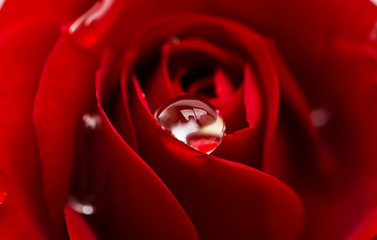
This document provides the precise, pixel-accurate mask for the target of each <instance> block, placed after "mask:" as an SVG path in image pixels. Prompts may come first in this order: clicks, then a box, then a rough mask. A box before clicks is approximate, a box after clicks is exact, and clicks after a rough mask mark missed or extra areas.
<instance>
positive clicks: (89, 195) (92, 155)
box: [69, 113, 107, 215]
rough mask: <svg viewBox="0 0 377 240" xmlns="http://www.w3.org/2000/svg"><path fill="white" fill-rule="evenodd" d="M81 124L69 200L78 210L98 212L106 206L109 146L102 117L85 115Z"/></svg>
mask: <svg viewBox="0 0 377 240" xmlns="http://www.w3.org/2000/svg"><path fill="white" fill-rule="evenodd" d="M81 120H82V121H80V122H79V123H78V128H77V131H76V134H77V135H76V137H75V140H76V142H75V145H76V154H75V162H74V168H73V174H72V184H71V189H70V196H69V203H70V205H71V207H72V208H73V209H74V210H76V211H77V212H79V213H81V214H85V215H92V214H95V213H96V212H97V211H98V210H99V209H100V208H101V205H103V201H104V195H105V193H104V191H105V186H106V181H107V161H106V157H105V154H104V153H105V152H106V146H105V143H104V142H103V135H102V119H101V117H100V116H99V115H98V114H96V113H93V114H90V113H87V114H84V115H83V116H82V119H81Z"/></svg>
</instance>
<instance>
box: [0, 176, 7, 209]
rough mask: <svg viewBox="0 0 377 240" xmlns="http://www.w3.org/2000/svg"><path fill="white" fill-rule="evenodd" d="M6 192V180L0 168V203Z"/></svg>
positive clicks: (3, 199)
mask: <svg viewBox="0 0 377 240" xmlns="http://www.w3.org/2000/svg"><path fill="white" fill-rule="evenodd" d="M7 194H8V182H7V178H6V177H5V175H4V173H3V171H1V170H0V204H2V203H3V202H4V201H5V198H6V197H7Z"/></svg>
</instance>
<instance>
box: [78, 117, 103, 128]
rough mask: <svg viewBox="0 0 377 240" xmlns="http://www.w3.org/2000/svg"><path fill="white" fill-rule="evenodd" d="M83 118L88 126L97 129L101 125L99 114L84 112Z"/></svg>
mask: <svg viewBox="0 0 377 240" xmlns="http://www.w3.org/2000/svg"><path fill="white" fill-rule="evenodd" d="M82 120H83V122H84V125H85V127H86V128H90V129H93V130H94V129H96V128H98V127H99V126H100V125H101V117H100V116H99V115H97V114H94V115H91V114H84V115H83V116H82Z"/></svg>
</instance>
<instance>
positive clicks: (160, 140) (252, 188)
mask: <svg viewBox="0 0 377 240" xmlns="http://www.w3.org/2000/svg"><path fill="white" fill-rule="evenodd" d="M132 83H133V84H136V83H137V82H136V81H135V80H134V81H133V82H132ZM131 89H132V91H130V92H131V93H130V94H131V99H132V101H131V109H132V113H133V117H134V122H137V123H138V124H137V125H135V127H136V130H137V133H138V134H137V136H138V140H139V146H140V151H141V156H142V157H143V159H145V160H146V161H147V163H148V164H149V165H150V166H151V167H152V168H153V169H154V171H155V172H156V173H157V174H158V175H159V176H160V177H161V179H162V180H163V181H164V183H165V184H166V185H167V186H168V187H169V189H171V191H172V193H173V194H174V196H175V197H176V198H177V199H178V200H179V202H180V203H181V205H182V206H183V208H184V209H185V210H186V212H187V213H188V215H189V216H190V218H191V219H192V221H193V223H194V225H195V227H196V229H197V231H198V234H199V237H200V238H203V239H214V238H216V239H229V238H243V239H245V238H247V239H250V238H263V237H264V238H269V239H278V238H279V239H281V238H287V239H290V238H294V237H297V235H298V233H299V231H300V228H301V226H302V222H301V221H302V209H301V204H300V201H299V198H298V197H297V195H295V193H294V192H293V191H292V190H291V189H289V188H288V187H287V186H286V185H284V184H283V183H281V182H280V181H278V180H276V179H274V178H273V177H271V176H269V175H265V174H263V173H261V172H258V171H256V170H254V169H252V168H249V167H246V166H245V165H240V164H236V163H232V162H229V161H225V160H222V159H218V158H215V157H210V156H209V155H205V154H201V153H198V152H196V151H195V150H193V149H191V148H190V147H188V146H186V145H185V144H183V143H181V142H179V141H178V140H176V139H174V138H172V137H171V136H170V135H169V134H168V133H166V132H165V131H163V130H162V129H161V128H160V127H159V126H158V125H157V123H156V121H155V119H154V118H153V116H152V115H151V114H150V112H149V111H148V108H147V105H146V103H145V102H144V103H143V100H142V96H141V92H140V88H139V87H136V86H135V85H134V86H132V88H131ZM156 153H158V155H157V154H156ZM288 223H289V224H288ZM266 229H270V230H269V231H266ZM271 229H272V230H271Z"/></svg>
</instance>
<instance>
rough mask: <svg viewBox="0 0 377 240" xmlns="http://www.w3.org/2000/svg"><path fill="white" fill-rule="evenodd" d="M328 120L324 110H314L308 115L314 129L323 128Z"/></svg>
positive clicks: (327, 113)
mask: <svg viewBox="0 0 377 240" xmlns="http://www.w3.org/2000/svg"><path fill="white" fill-rule="evenodd" d="M329 118H330V114H329V112H328V111H327V110H326V109H323V108H319V109H315V110H313V111H312V112H311V113H310V119H311V121H312V123H313V125H314V126H315V127H318V128H320V127H324V126H325V125H326V124H327V123H328V121H329Z"/></svg>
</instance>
